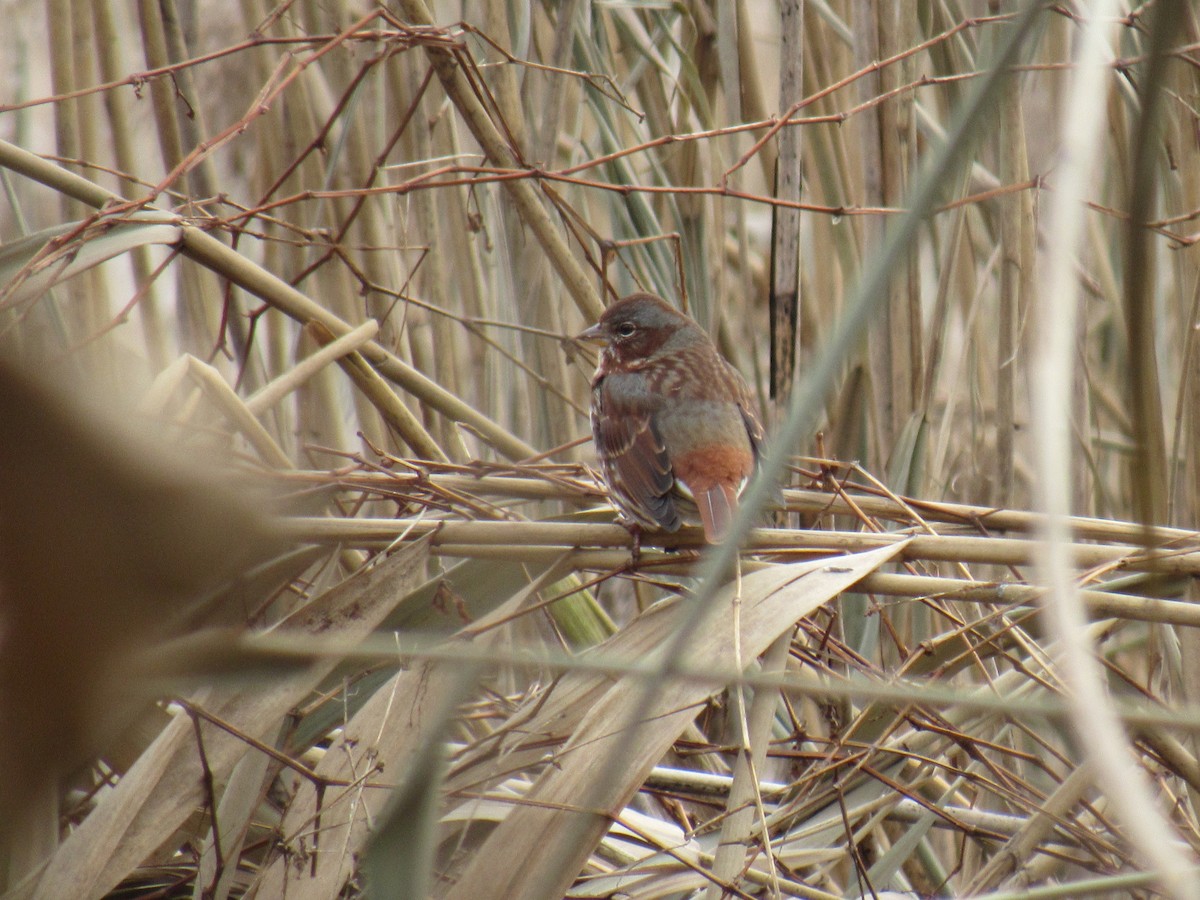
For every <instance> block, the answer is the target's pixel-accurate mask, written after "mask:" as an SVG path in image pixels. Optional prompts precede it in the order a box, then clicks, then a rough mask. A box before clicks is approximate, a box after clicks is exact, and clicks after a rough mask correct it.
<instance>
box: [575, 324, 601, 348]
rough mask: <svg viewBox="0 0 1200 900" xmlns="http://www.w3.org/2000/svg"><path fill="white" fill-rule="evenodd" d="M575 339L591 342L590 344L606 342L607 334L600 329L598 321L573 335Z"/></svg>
mask: <svg viewBox="0 0 1200 900" xmlns="http://www.w3.org/2000/svg"><path fill="white" fill-rule="evenodd" d="M575 340H577V341H586V342H588V343H592V344H607V343H608V337H607V335H605V334H604V332H603V331H601V330H600V324H599V323H597V324H595V325H593V326H592V327H591V328H587V329H584V330H583V331H581V332H579V334H577V335H575Z"/></svg>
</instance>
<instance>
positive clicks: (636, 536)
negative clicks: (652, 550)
mask: <svg viewBox="0 0 1200 900" xmlns="http://www.w3.org/2000/svg"><path fill="white" fill-rule="evenodd" d="M620 523H621V527H622V528H624V529H625V530H626V531H628V532H629V536H630V538H632V539H633V545H632V547H631V548H630V551H629V568H630V569H636V568H637V567H638V564H639V563H640V562H641V561H642V526H641V524H639V523H638V522H635V521H634V520H633V519H626V518H621V519H620Z"/></svg>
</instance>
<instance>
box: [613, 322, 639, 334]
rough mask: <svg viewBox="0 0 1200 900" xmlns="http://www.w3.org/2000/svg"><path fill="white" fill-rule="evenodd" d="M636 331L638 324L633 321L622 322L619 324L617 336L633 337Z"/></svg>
mask: <svg viewBox="0 0 1200 900" xmlns="http://www.w3.org/2000/svg"><path fill="white" fill-rule="evenodd" d="M635 331H637V326H635V325H634V324H633V323H632V322H622V323H621V324H620V325H618V326H617V337H623V338H627V337H633V333H634V332H635Z"/></svg>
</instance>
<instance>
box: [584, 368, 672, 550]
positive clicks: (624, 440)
mask: <svg viewBox="0 0 1200 900" xmlns="http://www.w3.org/2000/svg"><path fill="white" fill-rule="evenodd" d="M592 436H593V438H594V439H595V442H596V454H597V456H598V457H599V459H600V464H601V466H602V467H603V469H604V480H605V481H607V482H608V487H609V490H610V491H611V492H612V495H613V500H614V501H615V502H616V504H617V506H618V507H619V508H620V510H621V511H622V512H623V513H625V514H626V515H627V516H629V517H630V518H633V519H635V520H636V521H638V522H639V523H641V524H643V525H647V526H650V527H657V528H665V529H666V530H668V531H675V530H676V529H678V528H679V526H680V524H681V522H680V518H679V512H678V510H676V508H675V502H674V500H673V499H672V498H671V489H672V488H673V487H674V485H675V475H674V473H673V472H672V471H671V460H670V457H669V456H668V454H667V446H666V444H665V443H664V441H663V439H662V435H661V434H660V433H659V430H658V427H657V425H656V424H655V416H654V411H653V410H652V409H651V408H650V405H649V404H648V403H647V401H646V398H645V397H644V396H642V395H638V394H637V393H634V392H626V391H614V390H613V376H607V377H603V378H598V379H597V380H596V382H595V384H594V385H593V386H592Z"/></svg>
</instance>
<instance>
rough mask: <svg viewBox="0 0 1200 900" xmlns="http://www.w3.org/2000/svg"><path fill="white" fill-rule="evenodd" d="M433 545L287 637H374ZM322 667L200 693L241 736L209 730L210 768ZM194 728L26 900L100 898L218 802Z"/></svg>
mask: <svg viewBox="0 0 1200 900" xmlns="http://www.w3.org/2000/svg"><path fill="white" fill-rule="evenodd" d="M428 552H429V545H428V542H427V541H419V542H417V543H415V544H412V545H409V546H406V547H404V548H403V549H400V550H398V551H396V552H395V553H393V554H392V555H391V556H390V557H388V558H387V559H386V560H384V561H383V562H382V563H380V564H379V565H378V566H375V567H373V568H367V569H364V570H361V571H360V572H359V573H358V574H356V575H354V576H352V577H350V578H348V579H346V580H345V581H344V582H342V583H341V584H339V585H338V586H337V587H335V588H333V589H331V590H329V591H327V592H326V593H325V594H323V595H321V596H320V597H318V598H317V599H315V600H313V601H312V602H311V603H309V604H308V605H306V606H305V607H303V608H302V609H300V610H299V611H298V612H297V613H296V614H294V615H293V616H292V617H291V618H289V619H287V620H285V621H284V622H283V623H282V624H281V625H280V626H279V629H278V630H279V631H281V632H283V633H287V632H288V631H293V632H295V633H297V634H307V635H315V634H320V635H321V636H323V637H328V638H329V639H330V640H331V641H332V640H334V639H341V640H345V641H352V640H354V639H356V638H361V637H365V636H366V635H367V634H369V633H370V632H371V630H372V629H373V628H375V626H376V625H377V624H378V623H379V622H380V621H381V620H382V619H383V618H384V617H385V616H386V615H387V614H388V612H390V611H391V609H392V608H393V606H394V605H395V604H396V603H397V602H398V601H399V600H400V599H401V598H403V597H404V596H405V595H406V594H408V593H409V592H410V591H411V590H413V589H414V588H415V587H416V586H417V584H419V583H420V579H421V578H422V576H423V574H424V566H425V561H426V559H427V557H428ZM336 663H337V660H336V659H333V658H331V659H328V660H324V661H320V662H317V663H316V664H314V665H313V666H312V667H311V668H309V669H307V670H306V671H304V672H302V673H300V674H297V675H292V676H289V677H285V678H281V679H280V680H279V681H277V682H275V683H274V684H269V685H264V684H261V683H254V684H249V685H247V686H246V687H244V688H225V687H222V688H220V689H213V690H210V691H205V692H201V693H200V694H198V695H197V696H194V697H192V698H191V702H192V703H193V704H194V705H196V706H198V707H201V708H203V709H204V710H205V711H206V712H208V713H209V714H211V715H213V716H214V717H216V718H218V719H220V720H221V721H222V722H224V723H227V724H228V725H230V726H232V727H233V728H234V729H236V730H237V731H238V732H239V733H240V734H239V736H236V737H235V736H234V735H232V734H230V733H229V732H228V731H225V730H222V729H219V728H217V727H215V726H213V725H211V724H209V723H207V722H205V723H202V724H201V726H200V731H201V734H202V736H203V741H204V753H205V759H206V763H207V766H208V768H209V769H210V770H211V772H212V775H213V779H214V780H215V781H216V782H217V783H221V782H223V781H224V780H225V779H226V778H227V777H228V776H229V774H230V772H231V771H232V769H233V767H234V765H235V764H236V763H237V762H238V760H239V759H241V758H242V757H243V756H244V755H245V754H246V753H247V752H248V751H249V750H250V747H249V745H248V744H247V743H246V742H245V740H244V739H243V738H242V737H241V736H240V735H243V734H244V735H245V736H247V737H250V738H254V739H263V738H266V737H268V736H271V735H273V734H274V733H275V731H276V730H277V729H278V728H279V725H280V723H281V722H282V720H283V718H284V717H285V716H287V715H288V714H289V713H290V711H291V709H292V707H293V706H295V705H296V704H297V703H299V702H300V701H301V700H303V699H304V698H305V697H306V696H307V695H308V694H309V692H311V691H312V689H313V688H314V687H315V686H316V685H317V684H318V683H319V682H320V680H321V679H322V678H323V677H324V676H325V674H326V673H327V672H328V671H329V670H330V669H331V668H332V667H333V666H334V665H336ZM201 773H202V769H201V764H200V760H199V758H198V755H197V744H196V734H195V729H194V725H193V722H192V720H191V718H190V717H189V716H187V715H180V716H177V717H176V718H175V720H174V721H173V722H172V723H171V724H170V725H168V726H167V728H166V729H165V730H164V731H163V733H162V734H161V735H160V736H159V738H158V739H157V740H156V741H155V742H154V744H153V745H152V746H151V747H150V748H149V749H148V750H147V751H146V752H145V753H144V754H143V755H142V756H141V757H140V758H139V760H138V761H137V763H136V764H135V765H134V766H133V768H131V769H130V770H129V772H128V773H126V775H125V777H124V778H123V779H122V780H121V781H120V782H119V783H118V784H117V786H116V788H114V789H113V791H112V792H111V793H110V794H109V795H107V796H106V797H105V799H104V800H103V802H102V803H101V804H100V805H99V806H98V807H97V809H96V810H94V811H93V812H92V814H91V815H89V816H88V818H87V819H86V820H85V821H84V822H83V823H82V824H81V825H80V827H79V828H78V829H76V830H75V831H74V832H72V833H71V836H70V837H69V838H68V839H67V841H66V842H65V843H64V844H63V845H62V847H61V848H60V849H59V852H58V853H57V854H56V856H55V857H54V859H53V860H52V861H51V863H50V865H49V867H48V868H47V869H46V871H45V873H44V875H43V877H42V878H41V879H40V880H39V881H38V883H37V885H36V889H35V890H32V891H29V892H28V893H24V892H23V893H22V894H20V895H19V896H27V895H30V894H31V895H32V896H35V897H41V898H46V900H50V898H57V897H80V898H85V897H100V896H103V895H104V894H105V893H106V892H107V891H109V890H110V889H111V888H112V887H114V886H115V885H116V884H117V883H118V882H119V881H120V880H121V879H122V878H124V877H125V876H126V875H127V874H128V873H129V872H130V871H132V870H133V868H134V867H135V866H137V865H138V864H140V863H141V862H142V860H143V859H145V858H146V856H147V855H148V854H150V853H151V852H152V851H154V850H155V849H157V848H158V846H159V845H160V844H161V843H162V841H163V839H164V837H165V836H167V835H170V834H171V833H172V832H173V831H174V830H175V829H176V828H178V827H179V826H180V825H181V824H182V823H183V822H184V820H185V819H186V818H187V817H188V816H189V815H190V814H191V813H192V812H193V810H195V809H196V808H197V807H202V806H204V805H205V804H207V803H208V802H209V801H210V798H209V797H207V796H206V795H205V793H204V790H203V787H202V780H201Z"/></svg>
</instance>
